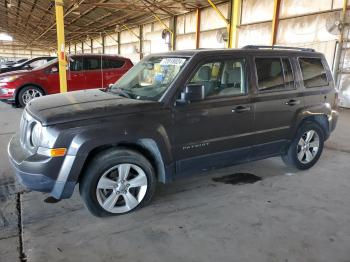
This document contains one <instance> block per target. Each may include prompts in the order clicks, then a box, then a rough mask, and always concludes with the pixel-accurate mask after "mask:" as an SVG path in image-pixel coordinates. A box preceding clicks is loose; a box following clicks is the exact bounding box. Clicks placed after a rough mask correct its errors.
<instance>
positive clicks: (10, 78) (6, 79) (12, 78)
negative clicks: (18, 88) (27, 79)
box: [0, 75, 20, 83]
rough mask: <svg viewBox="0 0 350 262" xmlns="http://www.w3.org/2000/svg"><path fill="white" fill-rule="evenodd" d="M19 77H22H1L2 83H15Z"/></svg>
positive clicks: (0, 81)
mask: <svg viewBox="0 0 350 262" xmlns="http://www.w3.org/2000/svg"><path fill="white" fill-rule="evenodd" d="M19 77H20V75H14V76H5V77H0V83H7V82H12V81H15V80H16V79H17V78H19Z"/></svg>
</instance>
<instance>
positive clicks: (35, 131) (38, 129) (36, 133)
mask: <svg viewBox="0 0 350 262" xmlns="http://www.w3.org/2000/svg"><path fill="white" fill-rule="evenodd" d="M41 133H42V126H41V124H40V123H35V124H34V126H33V127H32V133H31V136H30V144H31V145H32V146H33V147H38V146H40V142H41Z"/></svg>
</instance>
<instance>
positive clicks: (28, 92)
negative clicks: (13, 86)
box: [18, 86, 44, 107]
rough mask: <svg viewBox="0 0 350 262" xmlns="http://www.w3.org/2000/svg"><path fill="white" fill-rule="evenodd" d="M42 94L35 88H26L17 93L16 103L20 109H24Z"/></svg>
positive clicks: (42, 93)
mask: <svg viewBox="0 0 350 262" xmlns="http://www.w3.org/2000/svg"><path fill="white" fill-rule="evenodd" d="M43 95H44V92H43V91H42V90H41V89H40V88H38V87H36V86H26V87H24V88H22V89H21V90H20V91H19V93H18V103H19V105H20V106H21V107H25V106H26V105H27V104H28V103H29V102H30V101H32V100H33V99H34V98H36V97H41V96H43Z"/></svg>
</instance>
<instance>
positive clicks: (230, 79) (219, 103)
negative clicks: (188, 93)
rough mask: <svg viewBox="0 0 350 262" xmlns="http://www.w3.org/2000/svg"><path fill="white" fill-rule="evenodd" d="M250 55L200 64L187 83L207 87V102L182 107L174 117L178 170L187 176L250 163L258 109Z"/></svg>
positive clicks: (175, 151) (177, 107)
mask: <svg viewBox="0 0 350 262" xmlns="http://www.w3.org/2000/svg"><path fill="white" fill-rule="evenodd" d="M248 75H249V73H248V64H247V59H246V58H245V57H234V56H233V57H232V56H230V57H227V58H226V59H222V58H221V59H217V58H216V59H212V60H210V61H206V62H204V63H203V64H201V65H199V67H198V68H197V70H195V74H194V75H192V76H191V77H190V79H189V81H188V82H187V85H188V84H194V85H202V86H204V89H205V99H204V100H202V101H197V102H191V103H189V104H181V103H177V104H176V106H175V108H174V112H173V116H174V128H173V136H172V138H173V140H174V141H173V144H174V156H175V159H176V160H177V162H176V171H177V172H178V173H188V172H191V171H201V170H206V169H211V168H218V167H224V166H229V165H232V164H234V163H237V162H242V161H246V160H247V159H248V157H249V154H250V149H251V145H252V144H253V141H252V139H251V138H252V135H253V134H252V124H253V115H254V113H253V107H252V104H251V102H250V96H249V94H248V90H249V88H248V84H249V81H248V79H247V78H248V77H247V76H248Z"/></svg>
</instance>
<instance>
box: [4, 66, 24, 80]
mask: <svg viewBox="0 0 350 262" xmlns="http://www.w3.org/2000/svg"><path fill="white" fill-rule="evenodd" d="M4 69H8V70H9V71H10V72H8V71H5V72H6V73H0V78H1V77H6V76H13V75H23V74H27V73H28V71H29V70H14V69H13V70H12V71H11V68H4ZM0 72H1V70H0Z"/></svg>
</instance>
